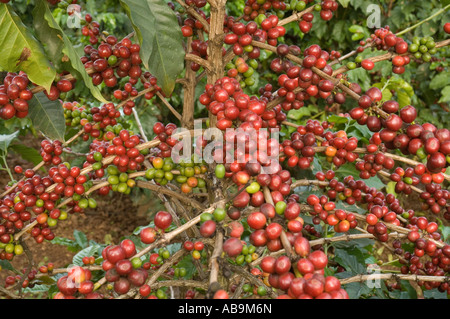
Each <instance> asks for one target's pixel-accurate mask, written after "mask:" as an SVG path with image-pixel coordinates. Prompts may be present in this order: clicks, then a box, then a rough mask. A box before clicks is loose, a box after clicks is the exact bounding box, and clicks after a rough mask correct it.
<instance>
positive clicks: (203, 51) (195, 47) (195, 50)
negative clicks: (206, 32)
mask: <svg viewBox="0 0 450 319" xmlns="http://www.w3.org/2000/svg"><path fill="white" fill-rule="evenodd" d="M191 49H192V51H191V52H189V53H190V54H194V55H197V56H199V57H201V58H205V59H207V56H208V52H207V51H208V41H202V40H199V39H195V40H193V41H192V43H191ZM224 52H225V51H224ZM200 68H201V65H200V64H198V63H196V62H191V70H192V71H198V70H200Z"/></svg>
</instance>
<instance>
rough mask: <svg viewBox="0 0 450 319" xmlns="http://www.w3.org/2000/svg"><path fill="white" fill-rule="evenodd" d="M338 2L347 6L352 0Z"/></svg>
mask: <svg viewBox="0 0 450 319" xmlns="http://www.w3.org/2000/svg"><path fill="white" fill-rule="evenodd" d="M338 2H339V3H340V4H341V5H342V7H344V8H347V7H348V4H349V3H350V0H338Z"/></svg>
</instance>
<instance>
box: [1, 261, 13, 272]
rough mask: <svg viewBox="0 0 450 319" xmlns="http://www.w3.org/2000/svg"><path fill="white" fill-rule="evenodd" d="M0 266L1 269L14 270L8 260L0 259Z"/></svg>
mask: <svg viewBox="0 0 450 319" xmlns="http://www.w3.org/2000/svg"><path fill="white" fill-rule="evenodd" d="M0 267H2V269H7V270H11V271H14V267H13V266H12V265H11V263H10V262H9V261H8V260H0Z"/></svg>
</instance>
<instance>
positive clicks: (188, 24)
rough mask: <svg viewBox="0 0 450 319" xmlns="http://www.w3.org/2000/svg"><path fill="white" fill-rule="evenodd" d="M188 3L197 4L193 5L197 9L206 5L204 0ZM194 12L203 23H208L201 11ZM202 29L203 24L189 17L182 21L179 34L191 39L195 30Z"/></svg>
mask: <svg viewBox="0 0 450 319" xmlns="http://www.w3.org/2000/svg"><path fill="white" fill-rule="evenodd" d="M189 2H198V4H199V5H196V4H194V5H195V6H196V7H197V8H201V7H204V6H205V4H206V1H205V0H197V1H192V0H191V1H189ZM186 4H187V3H186ZM174 9H175V8H174ZM196 12H197V13H198V14H199V15H200V16H201V17H202V18H203V19H204V20H205V21H208V20H207V18H206V14H205V12H204V11H203V10H196ZM203 28H204V26H203V24H202V23H201V22H200V21H199V20H198V19H196V18H195V17H194V16H191V15H189V16H188V17H187V18H186V19H184V21H183V25H182V26H181V33H182V34H183V36H184V37H186V38H188V37H192V36H193V35H195V34H196V31H197V30H203Z"/></svg>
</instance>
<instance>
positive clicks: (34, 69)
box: [0, 1, 56, 91]
mask: <svg viewBox="0 0 450 319" xmlns="http://www.w3.org/2000/svg"><path fill="white" fill-rule="evenodd" d="M40 2H42V1H40ZM0 48H1V51H2V53H1V55H0V69H3V70H6V71H9V72H17V71H19V70H21V71H24V72H25V73H27V75H28V77H29V79H30V80H31V81H32V82H33V83H36V84H37V85H42V86H43V87H44V88H45V89H46V90H47V91H50V87H51V85H52V83H53V80H54V79H55V76H56V71H55V68H54V67H53V66H52V65H51V64H50V62H49V61H48V59H47V57H46V56H45V53H44V50H43V48H42V46H41V45H40V43H39V42H38V41H37V40H36V38H35V37H33V35H32V34H31V32H30V31H29V30H28V29H27V27H26V26H25V25H24V24H23V23H22V21H21V20H20V18H19V17H18V16H17V14H16V13H15V12H14V11H13V9H12V7H11V6H10V5H7V4H4V3H1V4H0Z"/></svg>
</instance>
